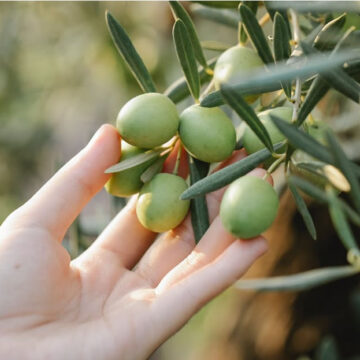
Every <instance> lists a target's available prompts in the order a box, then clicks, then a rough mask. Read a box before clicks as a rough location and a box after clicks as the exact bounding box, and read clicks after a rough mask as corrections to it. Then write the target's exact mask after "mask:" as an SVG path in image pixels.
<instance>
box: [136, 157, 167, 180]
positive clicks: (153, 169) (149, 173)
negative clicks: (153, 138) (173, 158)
mask: <svg viewBox="0 0 360 360" xmlns="http://www.w3.org/2000/svg"><path fill="white" fill-rule="evenodd" d="M166 158H167V155H165V156H161V157H160V158H159V159H157V160H156V161H155V162H154V163H153V164H152V165H150V166H149V167H148V168H147V169H146V170H145V171H144V172H143V173H142V174H141V176H140V180H141V181H142V182H143V183H146V182H148V181H150V180H151V179H152V178H153V177H154V176H155V175H156V174H157V173H159V172H160V171H161V169H162V167H163V165H164V161H165V160H166Z"/></svg>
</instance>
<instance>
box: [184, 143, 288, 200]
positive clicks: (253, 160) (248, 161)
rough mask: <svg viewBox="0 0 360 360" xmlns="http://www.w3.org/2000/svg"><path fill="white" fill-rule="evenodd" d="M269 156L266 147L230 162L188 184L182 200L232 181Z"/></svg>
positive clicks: (278, 146)
mask: <svg viewBox="0 0 360 360" xmlns="http://www.w3.org/2000/svg"><path fill="white" fill-rule="evenodd" d="M281 146H283V144H282V143H280V144H276V145H274V149H275V150H277V149H279V148H280V147H281ZM270 157H271V153H270V152H269V150H268V149H262V150H260V151H257V152H256V153H254V154H251V155H249V156H247V157H246V158H244V159H242V160H240V161H238V162H236V163H234V164H231V165H229V166H227V167H225V168H223V169H221V170H219V171H216V172H215V173H213V174H211V175H209V176H207V177H206V178H204V179H202V180H200V181H198V182H197V183H195V184H194V185H192V186H190V187H189V188H188V189H187V190H186V191H184V192H183V193H182V194H181V199H182V200H188V199H192V198H194V197H197V196H200V195H204V194H207V193H209V192H212V191H215V190H217V189H220V188H222V187H224V186H226V185H228V184H230V183H231V182H232V181H234V180H236V179H237V178H239V177H240V176H243V175H245V174H247V173H248V172H249V171H251V170H253V169H255V168H256V167H257V166H258V165H259V164H261V163H262V162H264V161H265V160H267V159H269V158H270Z"/></svg>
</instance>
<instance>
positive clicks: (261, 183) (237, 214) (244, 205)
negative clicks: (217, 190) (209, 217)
mask: <svg viewBox="0 0 360 360" xmlns="http://www.w3.org/2000/svg"><path fill="white" fill-rule="evenodd" d="M278 207H279V199H278V196H277V194H276V192H275V190H274V189H273V187H272V186H271V185H270V184H269V183H268V182H267V181H265V180H263V179H260V178H258V177H256V176H252V175H246V176H243V177H241V178H239V179H237V180H235V181H234V182H233V183H232V184H231V185H230V186H229V187H228V189H227V190H226V192H225V194H224V196H223V199H222V201H221V206H220V218H221V221H222V223H223V226H224V227H225V229H226V230H227V231H229V232H230V233H231V234H233V235H234V236H236V237H239V238H241V239H249V238H253V237H255V236H258V235H260V234H261V233H263V232H264V231H265V230H266V229H268V228H269V227H270V226H271V224H272V223H273V222H274V220H275V217H276V214H277V210H278Z"/></svg>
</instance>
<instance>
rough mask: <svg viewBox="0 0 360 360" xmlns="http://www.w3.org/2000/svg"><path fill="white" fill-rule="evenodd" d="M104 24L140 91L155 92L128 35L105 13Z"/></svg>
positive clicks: (149, 76) (148, 74)
mask: <svg viewBox="0 0 360 360" xmlns="http://www.w3.org/2000/svg"><path fill="white" fill-rule="evenodd" d="M106 22H107V26H108V29H109V32H110V35H111V38H112V40H113V42H114V44H115V46H116V48H117V49H118V51H119V53H120V55H121V57H122V58H123V59H124V61H125V62H126V64H127V66H128V67H129V69H130V71H131V72H132V74H133V75H134V77H135V79H136V80H137V82H138V83H139V85H140V87H141V89H142V90H143V91H144V92H156V88H155V85H154V83H153V80H152V78H151V75H150V73H149V72H148V70H147V69H146V67H145V65H144V63H143V61H142V60H141V58H140V56H139V54H138V53H137V51H136V50H135V47H134V45H133V44H132V42H131V40H130V38H129V35H128V34H127V33H126V31H125V30H124V28H123V27H122V26H121V25H120V24H119V23H118V22H117V21H116V19H115V18H114V17H113V16H112V15H111V14H110V13H109V12H106Z"/></svg>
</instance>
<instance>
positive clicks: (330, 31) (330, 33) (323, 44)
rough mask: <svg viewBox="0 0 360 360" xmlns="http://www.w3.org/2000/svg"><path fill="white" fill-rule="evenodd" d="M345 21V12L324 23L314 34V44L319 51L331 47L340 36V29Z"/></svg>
mask: <svg viewBox="0 0 360 360" xmlns="http://www.w3.org/2000/svg"><path fill="white" fill-rule="evenodd" d="M345 21H346V14H342V15H340V16H338V17H337V18H335V19H333V20H331V21H329V22H328V23H327V24H325V25H324V26H323V28H322V29H321V31H320V32H319V33H318V35H317V36H316V38H315V40H314V46H315V47H316V48H317V49H318V50H321V51H323V50H331V49H333V48H334V46H335V45H336V43H337V42H338V40H339V39H340V37H341V36H342V33H341V29H342V28H343V26H344V24H345Z"/></svg>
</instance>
